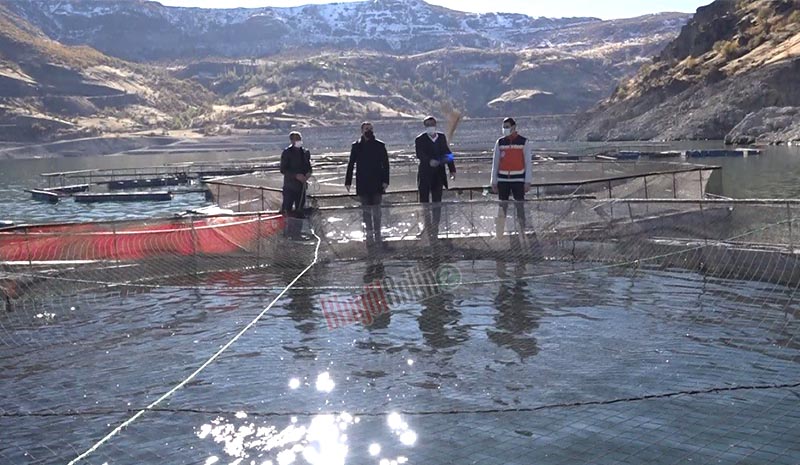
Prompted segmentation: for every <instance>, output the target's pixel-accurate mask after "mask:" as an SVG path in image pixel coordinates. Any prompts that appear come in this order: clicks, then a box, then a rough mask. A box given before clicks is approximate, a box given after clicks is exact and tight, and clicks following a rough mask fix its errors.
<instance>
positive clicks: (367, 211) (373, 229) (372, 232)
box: [358, 194, 382, 244]
mask: <svg viewBox="0 0 800 465" xmlns="http://www.w3.org/2000/svg"><path fill="white" fill-rule="evenodd" d="M381 197H382V195H381V194H369V195H359V196H358V199H359V200H361V215H362V217H363V219H364V230H365V232H366V235H367V244H372V243H375V242H380V241H381Z"/></svg>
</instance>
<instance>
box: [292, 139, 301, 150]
mask: <svg viewBox="0 0 800 465" xmlns="http://www.w3.org/2000/svg"><path fill="white" fill-rule="evenodd" d="M294 146H295V147H297V148H298V149H301V148H303V141H302V140H296V141H294Z"/></svg>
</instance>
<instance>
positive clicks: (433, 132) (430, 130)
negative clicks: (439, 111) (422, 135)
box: [425, 126, 436, 137]
mask: <svg viewBox="0 0 800 465" xmlns="http://www.w3.org/2000/svg"><path fill="white" fill-rule="evenodd" d="M425 130H426V131H427V132H428V135H429V136H431V137H433V136H435V135H436V126H429V127H427V128H425Z"/></svg>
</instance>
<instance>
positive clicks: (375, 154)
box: [344, 122, 389, 246]
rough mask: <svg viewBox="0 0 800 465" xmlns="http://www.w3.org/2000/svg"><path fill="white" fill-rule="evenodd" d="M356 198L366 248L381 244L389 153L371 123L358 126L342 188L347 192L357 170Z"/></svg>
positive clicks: (387, 183) (387, 184)
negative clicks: (383, 202) (361, 211)
mask: <svg viewBox="0 0 800 465" xmlns="http://www.w3.org/2000/svg"><path fill="white" fill-rule="evenodd" d="M356 166H357V168H356V195H358V198H359V200H360V201H361V205H362V207H363V213H362V215H363V218H364V228H365V230H366V234H367V246H371V245H373V244H379V243H381V207H380V205H381V199H382V196H383V194H384V193H385V192H386V188H387V187H389V153H388V152H387V151H386V144H384V143H383V142H381V141H380V140H378V139H376V138H375V131H374V129H373V126H372V123H369V122H364V123H361V139H359V140H357V141H355V142H354V143H353V145H352V146H351V148H350V162H349V163H348V164H347V174H346V175H345V180H344V186H345V187H346V188H347V192H350V186H351V185H352V184H353V168H354V167H356Z"/></svg>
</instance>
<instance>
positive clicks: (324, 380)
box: [317, 371, 336, 392]
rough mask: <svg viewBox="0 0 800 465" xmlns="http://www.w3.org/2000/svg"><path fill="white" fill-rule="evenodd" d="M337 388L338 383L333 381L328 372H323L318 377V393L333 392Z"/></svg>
mask: <svg viewBox="0 0 800 465" xmlns="http://www.w3.org/2000/svg"><path fill="white" fill-rule="evenodd" d="M334 387H336V383H334V382H333V380H332V379H331V374H330V373H328V372H327V371H325V372H322V373H320V374H319V376H317V391H319V392H331V391H333V388H334Z"/></svg>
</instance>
